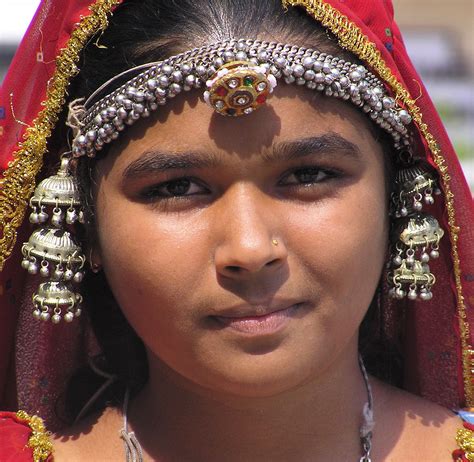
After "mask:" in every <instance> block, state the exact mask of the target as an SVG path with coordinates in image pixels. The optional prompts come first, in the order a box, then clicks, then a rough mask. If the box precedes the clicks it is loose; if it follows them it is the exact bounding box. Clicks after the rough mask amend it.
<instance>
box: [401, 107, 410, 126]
mask: <svg viewBox="0 0 474 462" xmlns="http://www.w3.org/2000/svg"><path fill="white" fill-rule="evenodd" d="M398 115H399V117H400V121H401V123H402V124H403V125H408V124H410V123H411V121H412V118H411V115H410V114H409V113H408V111H406V110H405V109H402V110H401V111H400V112H399V113H398Z"/></svg>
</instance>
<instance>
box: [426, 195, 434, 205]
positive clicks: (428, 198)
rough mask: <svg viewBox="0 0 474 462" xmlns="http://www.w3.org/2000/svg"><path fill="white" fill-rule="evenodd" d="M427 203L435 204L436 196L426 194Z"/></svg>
mask: <svg viewBox="0 0 474 462" xmlns="http://www.w3.org/2000/svg"><path fill="white" fill-rule="evenodd" d="M425 204H427V205H433V204H434V198H433V196H425Z"/></svg>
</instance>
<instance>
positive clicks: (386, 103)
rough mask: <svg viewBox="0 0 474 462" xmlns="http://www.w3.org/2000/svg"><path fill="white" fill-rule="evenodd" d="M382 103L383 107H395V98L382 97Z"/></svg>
mask: <svg viewBox="0 0 474 462" xmlns="http://www.w3.org/2000/svg"><path fill="white" fill-rule="evenodd" d="M382 104H383V107H384V108H385V109H393V108H394V107H395V100H394V99H393V98H390V97H388V96H386V97H385V98H383V100H382Z"/></svg>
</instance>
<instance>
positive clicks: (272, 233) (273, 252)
mask: <svg viewBox="0 0 474 462" xmlns="http://www.w3.org/2000/svg"><path fill="white" fill-rule="evenodd" d="M250 189H251V188H250ZM230 196H231V197H228V198H226V200H225V201H223V203H222V208H221V213H220V216H219V219H218V226H217V228H218V229H217V234H216V236H219V237H218V245H217V247H216V249H215V255H214V260H215V265H216V270H217V272H218V273H219V274H221V275H223V276H226V277H230V278H241V277H245V276H250V275H252V274H256V273H258V272H261V271H271V270H275V269H277V268H279V267H281V266H282V265H283V263H284V262H286V260H287V257H288V251H287V247H286V245H285V242H284V240H283V239H282V237H281V236H280V235H279V233H278V231H277V230H278V229H280V225H281V223H280V224H279V223H278V221H279V218H278V217H277V216H275V214H274V211H272V208H271V204H269V201H268V200H266V198H265V197H264V196H265V195H264V193H262V192H256V191H252V192H250V191H245V190H241V191H239V192H237V193H235V194H231V195H230Z"/></svg>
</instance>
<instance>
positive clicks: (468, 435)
mask: <svg viewBox="0 0 474 462" xmlns="http://www.w3.org/2000/svg"><path fill="white" fill-rule="evenodd" d="M456 442H457V443H458V445H459V448H460V449H462V450H463V451H464V455H465V457H466V459H467V460H469V461H472V462H474V433H473V432H472V431H471V430H469V429H467V428H460V429H459V430H458V432H457V435H456Z"/></svg>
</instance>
